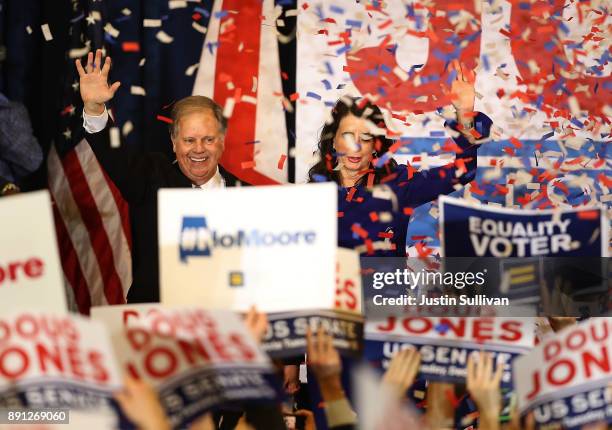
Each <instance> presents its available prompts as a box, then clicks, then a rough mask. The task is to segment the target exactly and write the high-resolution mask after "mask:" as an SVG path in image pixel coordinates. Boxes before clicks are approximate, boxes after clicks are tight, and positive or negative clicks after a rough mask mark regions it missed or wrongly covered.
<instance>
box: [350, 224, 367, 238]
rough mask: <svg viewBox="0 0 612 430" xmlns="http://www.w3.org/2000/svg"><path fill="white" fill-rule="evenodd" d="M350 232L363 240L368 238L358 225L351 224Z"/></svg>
mask: <svg viewBox="0 0 612 430" xmlns="http://www.w3.org/2000/svg"><path fill="white" fill-rule="evenodd" d="M351 231H352V232H353V233H355V234H356V235H357V236H359V237H360V238H362V239H365V238H366V237H368V232H367V230H365V229H364V228H363V227H361V226H360V225H358V224H353V225H352V226H351Z"/></svg>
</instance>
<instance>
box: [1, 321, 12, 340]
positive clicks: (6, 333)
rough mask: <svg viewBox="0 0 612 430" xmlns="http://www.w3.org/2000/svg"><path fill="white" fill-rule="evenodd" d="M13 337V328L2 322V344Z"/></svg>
mask: <svg viewBox="0 0 612 430" xmlns="http://www.w3.org/2000/svg"><path fill="white" fill-rule="evenodd" d="M10 337H11V326H9V325H8V323H7V322H6V321H2V320H0V343H1V342H4V341H7V340H8V339H9V338H10Z"/></svg>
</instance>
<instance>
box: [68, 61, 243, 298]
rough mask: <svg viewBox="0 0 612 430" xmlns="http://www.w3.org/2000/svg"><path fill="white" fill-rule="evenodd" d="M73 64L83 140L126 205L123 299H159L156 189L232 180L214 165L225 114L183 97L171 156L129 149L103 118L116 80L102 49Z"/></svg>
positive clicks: (177, 109)
mask: <svg viewBox="0 0 612 430" xmlns="http://www.w3.org/2000/svg"><path fill="white" fill-rule="evenodd" d="M76 67H77V70H78V72H79V76H80V90H81V98H82V99H83V104H84V109H83V127H84V129H85V131H86V132H87V134H86V140H87V142H88V143H89V145H90V146H91V148H92V150H93V151H94V153H95V154H96V158H97V159H98V161H99V162H100V164H101V165H102V167H103V169H104V170H105V171H106V173H107V174H108V175H109V176H110V178H111V180H112V181H113V182H114V184H115V185H116V186H117V188H118V189H119V191H120V192H121V195H122V196H123V198H124V199H125V200H126V201H127V202H128V203H129V207H130V220H131V227H132V235H133V247H132V273H133V281H132V286H131V287H130V290H129V292H128V297H127V299H128V302H130V303H147V302H159V266H158V248H157V191H158V190H159V189H160V188H179V187H185V188H189V187H191V188H201V189H206V188H223V187H226V186H234V185H236V184H237V183H238V180H237V178H235V177H234V176H232V175H231V174H230V173H228V172H227V171H225V170H224V169H223V167H221V166H220V165H219V160H220V159H221V155H222V154H223V150H224V139H225V132H226V128H227V120H226V119H225V118H224V117H223V109H222V108H221V107H220V106H219V105H218V104H217V103H215V102H214V101H213V100H211V99H209V98H208V97H203V96H191V97H186V98H184V99H181V100H179V101H177V102H176V103H175V105H174V107H173V109H172V114H171V117H172V123H171V124H170V139H171V141H172V150H173V151H174V153H175V154H176V160H174V161H172V160H170V159H168V158H167V157H166V156H165V155H164V154H161V153H133V152H132V151H130V150H129V149H128V148H126V147H125V146H123V145H120V142H119V141H118V139H119V138H118V129H117V128H115V127H114V126H113V122H112V121H109V114H108V111H107V110H106V106H105V103H106V102H108V101H109V100H111V99H112V98H113V96H114V95H115V92H116V91H117V89H118V88H119V85H120V83H119V82H115V83H113V84H112V85H109V84H108V73H109V71H110V67H111V59H110V57H106V60H105V61H104V62H102V51H101V50H98V51H96V56H95V61H94V56H93V53H91V52H90V53H89V55H88V56H87V64H86V66H85V68H83V66H82V65H81V62H80V60H76ZM109 133H110V138H109ZM113 136H116V138H115V139H113Z"/></svg>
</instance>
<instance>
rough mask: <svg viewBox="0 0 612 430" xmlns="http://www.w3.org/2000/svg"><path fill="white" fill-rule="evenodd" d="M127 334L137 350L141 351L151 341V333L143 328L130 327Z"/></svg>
mask: <svg viewBox="0 0 612 430" xmlns="http://www.w3.org/2000/svg"><path fill="white" fill-rule="evenodd" d="M125 336H126V337H127V340H128V342H129V343H130V345H131V346H132V348H134V350H135V351H140V350H141V349H143V348H144V347H145V346H146V345H148V344H149V342H150V341H151V334H150V333H149V332H148V331H146V330H144V329H142V328H130V329H128V330H127V331H126V333H125Z"/></svg>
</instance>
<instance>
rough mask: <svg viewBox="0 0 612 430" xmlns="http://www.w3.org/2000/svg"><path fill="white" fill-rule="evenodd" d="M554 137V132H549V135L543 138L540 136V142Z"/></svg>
mask: <svg viewBox="0 0 612 430" xmlns="http://www.w3.org/2000/svg"><path fill="white" fill-rule="evenodd" d="M554 135H555V132H554V131H551V132H550V133H546V134H545V135H544V136H542V137H541V138H540V140H546V139H548V138H549V137H553V136H554Z"/></svg>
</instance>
